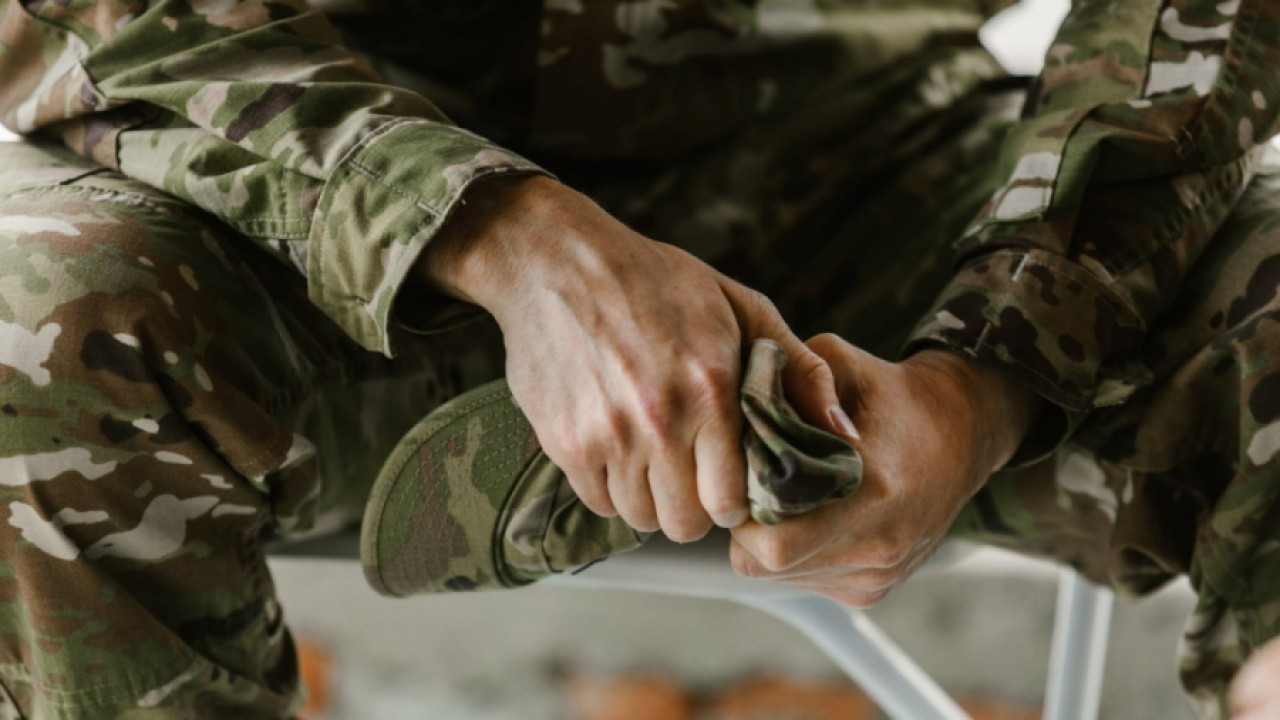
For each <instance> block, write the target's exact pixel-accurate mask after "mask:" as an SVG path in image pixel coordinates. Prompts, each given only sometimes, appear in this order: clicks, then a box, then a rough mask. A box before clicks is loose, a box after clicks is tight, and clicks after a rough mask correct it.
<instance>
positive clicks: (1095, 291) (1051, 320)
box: [904, 249, 1149, 465]
mask: <svg viewBox="0 0 1280 720" xmlns="http://www.w3.org/2000/svg"><path fill="white" fill-rule="evenodd" d="M1144 335H1145V326H1144V323H1143V321H1142V319H1141V317H1140V316H1139V315H1138V314H1137V313H1136V312H1135V311H1134V310H1133V309H1132V308H1130V307H1129V306H1128V305H1127V304H1126V303H1124V302H1123V301H1122V300H1121V299H1120V297H1119V296H1117V295H1116V294H1115V293H1114V292H1113V291H1111V290H1110V289H1109V288H1107V287H1106V286H1105V285H1104V284H1103V283H1102V282H1101V281H1100V280H1099V279H1098V278H1097V276H1095V275H1094V274H1092V273H1090V272H1089V271H1088V270H1087V269H1085V268H1083V267H1080V266H1078V265H1076V264H1074V263H1072V262H1071V261H1069V260H1067V259H1065V258H1063V257H1061V256H1059V255H1055V254H1052V253H1049V252H1045V251H1041V250H1027V249H1005V250H998V251H994V252H991V253H988V254H985V255H982V256H980V257H978V258H975V259H973V260H971V261H970V262H968V263H966V264H965V265H963V266H962V267H961V268H960V269H959V270H958V271H957V272H956V274H955V275H954V277H953V278H952V279H951V281H950V283H948V285H947V286H946V287H945V288H944V289H943V291H942V293H941V295H940V296H939V297H938V300H937V301H936V302H935V303H934V305H933V307H932V308H931V309H930V310H929V312H928V313H926V314H925V316H924V317H923V318H922V319H921V321H920V322H919V324H918V325H917V326H916V327H915V329H914V330H913V331H912V334H911V337H910V340H909V341H908V342H907V345H906V348H905V350H904V354H911V353H913V352H916V351H918V350H920V349H923V348H924V347H928V346H934V347H937V346H941V347H943V348H946V349H949V350H951V351H952V352H956V353H958V354H960V355H962V356H964V357H967V358H969V359H971V360H974V361H976V362H983V363H989V364H993V365H996V366H998V367H1000V368H1002V369H1004V370H1006V371H1008V372H1009V373H1011V374H1013V375H1014V376H1015V377H1017V378H1019V379H1021V380H1022V381H1024V382H1026V383H1027V384H1028V385H1029V386H1030V387H1031V388H1032V389H1033V390H1034V391H1035V392H1036V393H1037V394H1039V395H1040V396H1041V397H1043V398H1044V399H1045V400H1047V401H1048V403H1047V404H1046V409H1045V410H1044V411H1043V412H1042V413H1041V414H1040V416H1039V417H1038V418H1037V419H1036V421H1035V422H1034V423H1033V426H1032V428H1031V431H1030V432H1029V433H1028V435H1027V437H1026V438H1024V440H1023V443H1022V445H1021V446H1020V447H1019V449H1018V451H1017V453H1016V454H1015V456H1014V459H1013V460H1012V461H1010V464H1011V465H1020V464H1025V463H1027V462H1030V461H1033V460H1036V459H1039V458H1041V457H1044V456H1045V455H1047V454H1048V453H1050V452H1052V451H1053V450H1054V449H1056V448H1057V447H1058V446H1059V445H1061V444H1062V442H1064V441H1065V440H1066V439H1067V438H1068V437H1069V436H1070V435H1071V433H1072V432H1074V431H1075V429H1076V428H1077V427H1078V426H1079V424H1080V422H1081V421H1083V419H1084V418H1085V416H1086V415H1087V414H1088V413H1089V412H1090V411H1091V410H1093V409H1095V408H1098V407H1103V406H1109V405H1118V404H1120V403H1122V402H1124V401H1125V400H1126V399H1127V398H1128V397H1129V396H1130V395H1131V394H1132V393H1133V391H1134V390H1135V389H1136V388H1137V387H1139V386H1141V385H1143V384H1146V382H1147V381H1148V380H1149V378H1148V377H1147V375H1148V371H1147V370H1146V369H1145V368H1144V367H1143V366H1142V364H1141V363H1139V362H1137V360H1138V356H1139V353H1140V351H1141V346H1142V340H1143V337H1144Z"/></svg>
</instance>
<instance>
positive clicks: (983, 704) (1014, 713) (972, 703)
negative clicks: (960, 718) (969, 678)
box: [956, 697, 1040, 720]
mask: <svg viewBox="0 0 1280 720" xmlns="http://www.w3.org/2000/svg"><path fill="white" fill-rule="evenodd" d="M956 702H958V703H960V707H962V708H964V710H965V712H967V713H969V716H970V717H972V718H973V720H1040V711H1039V710H1038V709H1033V708H1026V707H1018V706H1016V705H1006V704H1004V703H998V702H992V701H990V700H978V699H975V698H964V697H961V698H956Z"/></svg>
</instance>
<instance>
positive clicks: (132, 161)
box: [0, 0, 537, 354]
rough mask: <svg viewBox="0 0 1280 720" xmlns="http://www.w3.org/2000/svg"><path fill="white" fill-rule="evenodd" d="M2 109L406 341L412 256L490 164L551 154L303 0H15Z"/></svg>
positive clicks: (8, 21)
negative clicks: (527, 147)
mask: <svg viewBox="0 0 1280 720" xmlns="http://www.w3.org/2000/svg"><path fill="white" fill-rule="evenodd" d="M0 78H3V80H0V119H3V122H4V124H5V125H7V126H8V127H10V128H12V129H14V130H16V131H17V132H19V133H33V132H36V131H40V130H43V131H46V132H47V133H49V134H52V135H55V136H57V137H60V138H61V139H62V140H63V141H64V142H65V143H66V144H67V145H68V146H70V147H71V148H72V149H74V150H76V151H78V152H80V153H82V154H84V155H86V156H89V157H92V158H93V159H95V160H96V161H98V162H100V163H102V164H104V165H107V166H110V167H115V168H118V169H120V170H121V171H122V172H124V173H125V174H127V175H130V176H132V177H135V178H138V179H141V180H143V181H145V182H147V183H150V184H152V185H154V186H156V187H159V188H162V189H164V190H165V191H167V192H169V193H171V194H173V195H176V196H178V197H181V198H183V199H185V200H188V201H190V202H192V203H193V204H195V205H197V206H199V207H201V208H203V209H204V210H207V211H209V212H211V213H213V214H214V215H216V216H218V217H219V218H220V219H221V220H223V221H224V222H226V223H227V224H228V225H230V226H231V227H233V228H235V229H236V230H238V231H240V232H242V233H244V234H245V235H248V236H249V237H251V238H254V239H255V240H257V241H259V242H260V243H261V244H263V245H264V246H266V247H267V248H268V249H270V250H272V251H274V252H276V253H277V254H278V255H281V256H283V257H284V258H285V259H287V260H289V261H291V262H292V263H293V264H294V265H296V266H297V267H298V268H299V269H301V270H302V271H303V272H304V273H305V274H306V275H307V278H308V287H309V293H310V296H311V298H312V300H313V301H314V302H315V303H316V304H317V305H319V306H320V307H321V308H322V309H323V310H324V311H325V312H326V313H328V314H329V315H330V316H331V317H333V318H334V320H336V321H337V322H338V323H339V324H340V325H341V326H342V327H343V328H344V329H345V330H346V331H347V332H348V333H349V334H350V335H351V336H352V337H353V338H355V339H356V340H357V341H358V342H360V343H361V344H362V345H364V346H365V347H368V348H370V349H376V350H380V351H382V352H384V353H387V354H390V353H391V351H392V348H391V347H390V341H389V338H388V332H387V330H388V328H387V325H388V321H389V315H390V312H391V304H392V302H393V300H394V296H395V293H396V290H397V289H398V288H399V286H400V285H401V282H402V280H403V279H404V277H405V276H406V273H407V272H408V270H409V268H410V266H411V265H412V264H413V263H414V261H415V260H416V258H417V257H418V255H419V254H420V253H421V251H422V249H423V248H424V247H425V246H426V244H427V243H428V242H429V241H430V239H431V238H432V236H433V235H434V234H435V232H436V231H437V229H438V228H439V227H440V226H441V224H442V222H443V220H444V218H445V217H447V216H448V215H449V213H450V211H451V210H452V209H453V207H455V205H456V204H457V202H458V198H459V197H460V195H461V194H462V192H463V191H464V189H465V188H466V187H467V186H468V185H469V184H470V183H471V182H472V181H474V180H476V179H478V178H481V177H484V176H488V175H493V174H497V173H515V172H534V171H537V168H536V167H534V166H533V165H532V164H530V163H529V162H528V161H526V160H524V159H522V158H520V157H517V156H515V155H513V154H511V153H509V152H507V151H505V150H502V149H500V148H497V147H495V146H493V145H492V144H491V143H489V142H488V141H486V140H484V139H482V138H480V137H477V136H475V135H473V134H471V133H469V132H466V131H464V130H462V129H460V128H457V127H455V126H453V125H451V124H450V123H449V122H448V121H447V120H446V119H445V118H444V116H443V115H442V114H441V113H440V112H439V111H438V110H437V109H436V108H435V107H434V106H433V105H432V104H431V103H430V102H428V101H426V100H425V99H423V98H422V97H420V96H417V95H415V94H413V93H410V92H406V91H403V90H399V89H396V88H393V87H391V86H388V85H385V84H382V83H380V82H379V80H378V78H377V77H376V76H375V74H374V73H373V71H372V70H370V69H369V68H368V67H367V66H366V65H365V64H363V63H362V62H360V61H359V60H358V59H356V58H355V57H354V56H353V55H352V54H351V53H349V52H348V51H346V50H345V49H343V48H342V47H341V46H340V45H339V43H338V40H337V38H336V35H335V33H334V32H333V30H332V29H331V28H330V26H329V25H328V23H327V21H326V20H325V19H324V18H323V17H322V16H321V15H319V14H318V13H316V12H315V11H313V10H310V9H308V8H307V7H306V6H305V4H304V3H303V2H301V0H154V1H153V2H150V3H148V2H146V0H71V1H70V2H64V1H62V0H0Z"/></svg>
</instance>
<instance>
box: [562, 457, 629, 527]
mask: <svg viewBox="0 0 1280 720" xmlns="http://www.w3.org/2000/svg"><path fill="white" fill-rule="evenodd" d="M565 477H566V478H567V479H568V480H569V486H570V487H572V488H573V492H574V493H575V494H576V495H577V496H578V499H579V500H581V501H582V504H583V505H586V506H587V509H588V510H590V511H591V512H593V513H595V514H597V515H599V516H600V517H607V518H611V517H616V516H617V515H618V509H617V508H615V507H614V506H613V500H611V499H610V498H609V487H608V484H607V481H606V478H605V469H604V468H603V467H601V468H597V469H595V470H575V471H574V472H569V471H568V470H565Z"/></svg>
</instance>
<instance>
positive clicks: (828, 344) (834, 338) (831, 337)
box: [805, 332, 844, 355]
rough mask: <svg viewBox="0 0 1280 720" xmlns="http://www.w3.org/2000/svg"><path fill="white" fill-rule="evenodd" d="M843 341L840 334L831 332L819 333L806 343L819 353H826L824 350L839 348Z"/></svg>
mask: <svg viewBox="0 0 1280 720" xmlns="http://www.w3.org/2000/svg"><path fill="white" fill-rule="evenodd" d="M843 343H844V340H843V339H841V337H840V336H839V335H836V334H835V333H829V332H824V333H818V334H817V335H814V336H813V337H811V338H809V339H808V340H806V341H805V344H806V345H808V346H809V348H810V349H811V350H813V351H814V352H816V353H818V354H819V355H825V354H826V353H824V352H823V351H824V350H832V349H835V348H838V347H839V346H840V345H841V344H843Z"/></svg>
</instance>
